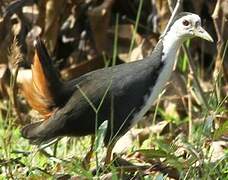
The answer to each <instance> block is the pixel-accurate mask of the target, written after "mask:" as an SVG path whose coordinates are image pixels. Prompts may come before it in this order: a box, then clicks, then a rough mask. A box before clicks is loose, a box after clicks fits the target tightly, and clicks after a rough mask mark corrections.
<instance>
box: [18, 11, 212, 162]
mask: <svg viewBox="0 0 228 180" xmlns="http://www.w3.org/2000/svg"><path fill="white" fill-rule="evenodd" d="M193 37H200V38H203V39H206V40H208V41H213V39H212V38H211V36H210V35H209V34H208V33H207V32H206V31H205V30H204V29H203V28H202V26H201V20H200V17H199V16H198V15H196V14H192V13H188V12H182V13H180V14H178V15H177V16H176V17H175V18H174V19H173V22H172V23H171V26H170V28H169V29H168V31H167V32H166V34H164V35H163V36H162V38H161V39H160V40H159V42H158V43H157V45H156V47H155V49H154V50H153V52H152V54H151V55H150V56H149V57H147V58H144V59H143V60H141V61H136V62H132V63H128V64H121V65H117V66H113V67H108V68H103V69H99V70H96V71H92V72H90V73H87V74H85V75H83V76H81V77H79V78H77V79H76V80H75V82H77V83H76V84H75V87H76V89H75V91H74V93H73V94H72V96H71V97H70V98H69V100H68V101H67V102H66V104H65V105H64V106H63V107H61V108H60V109H58V110H57V111H55V112H54V113H53V114H52V115H51V116H50V118H48V119H47V120H46V121H43V122H37V123H32V124H29V125H27V126H26V127H24V128H23V129H22V135H23V137H25V138H27V139H30V140H31V141H32V142H34V143H41V142H45V141H48V140H50V139H53V138H56V137H59V136H85V135H89V134H94V133H95V128H96V120H97V125H98V126H99V125H101V124H102V123H103V122H104V121H105V120H108V127H107V131H106V134H105V138H104V143H105V145H106V146H107V145H109V146H108V147H110V148H109V149H108V154H107V157H108V158H110V152H111V147H112V145H113V144H115V142H116V141H117V140H118V138H119V137H121V136H122V135H123V134H125V133H126V132H127V131H128V130H129V129H130V128H131V127H132V126H133V125H134V124H136V123H137V122H138V121H139V120H140V119H142V117H143V116H144V114H145V113H146V112H147V111H148V110H149V109H150V107H151V106H152V105H153V103H154V101H155V100H156V98H157V97H158V95H159V94H160V93H161V91H162V89H163V88H164V86H165V84H166V83H167V81H168V80H169V78H170V75H171V73H172V69H173V66H174V62H175V57H176V54H177V51H178V49H179V48H180V46H181V45H182V43H183V42H184V41H185V40H186V39H188V38H193ZM56 91H57V92H58V91H59V89H58V88H57V89H56ZM98 107H99V111H98V112H97V116H96V113H95V110H94V108H98Z"/></svg>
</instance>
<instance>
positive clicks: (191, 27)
mask: <svg viewBox="0 0 228 180" xmlns="http://www.w3.org/2000/svg"><path fill="white" fill-rule="evenodd" d="M169 31H172V32H173V33H175V35H177V36H178V37H180V38H181V39H187V38H193V37H200V38H202V39H205V40H207V41H211V42H213V39H212V37H211V36H210V35H209V34H208V32H207V31H206V30H205V29H203V28H202V26H201V19H200V17H199V16H198V15H196V14H193V13H189V12H182V13H180V14H178V15H177V16H176V17H175V18H174V19H173V23H172V25H171V26H170V30H169Z"/></svg>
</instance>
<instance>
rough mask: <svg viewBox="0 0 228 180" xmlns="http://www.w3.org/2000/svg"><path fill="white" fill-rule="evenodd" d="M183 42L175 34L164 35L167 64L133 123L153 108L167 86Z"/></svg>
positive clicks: (164, 53) (164, 51)
mask: <svg viewBox="0 0 228 180" xmlns="http://www.w3.org/2000/svg"><path fill="white" fill-rule="evenodd" d="M181 44H182V42H181V40H179V39H177V38H175V36H172V35H171V34H167V35H166V36H165V37H164V39H163V55H162V61H164V63H165V65H164V66H163V68H162V70H161V72H160V74H159V76H158V78H157V80H156V83H155V85H154V87H151V89H150V94H149V95H147V97H146V98H144V99H145V102H144V105H143V106H142V109H141V110H140V111H139V112H137V113H136V114H135V116H134V118H133V121H132V125H134V124H135V123H137V122H138V121H139V120H140V119H142V117H143V116H144V115H145V113H146V112H147V111H148V110H149V109H150V108H151V106H152V105H153V103H154V101H155V100H156V99H157V98H158V96H159V94H160V93H161V92H162V90H163V88H164V87H165V85H166V83H167V82H168V80H169V78H170V76H171V73H172V70H173V66H174V63H175V59H176V54H177V51H178V49H179V47H180V46H181Z"/></svg>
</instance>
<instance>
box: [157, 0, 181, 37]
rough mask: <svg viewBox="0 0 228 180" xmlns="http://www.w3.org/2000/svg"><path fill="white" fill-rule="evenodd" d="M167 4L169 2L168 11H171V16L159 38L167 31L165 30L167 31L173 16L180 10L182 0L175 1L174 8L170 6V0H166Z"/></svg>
mask: <svg viewBox="0 0 228 180" xmlns="http://www.w3.org/2000/svg"><path fill="white" fill-rule="evenodd" d="M168 4H169V8H170V11H171V12H172V15H171V17H170V19H169V22H168V24H167V25H166V27H165V30H164V32H163V33H162V35H161V38H162V37H164V36H165V34H166V33H167V31H168V29H169V27H170V25H171V23H172V22H173V19H174V17H175V16H176V15H177V14H178V13H179V11H180V9H181V7H182V4H183V0H177V3H176V5H175V8H174V9H173V7H172V6H171V4H172V3H171V2H170V0H168Z"/></svg>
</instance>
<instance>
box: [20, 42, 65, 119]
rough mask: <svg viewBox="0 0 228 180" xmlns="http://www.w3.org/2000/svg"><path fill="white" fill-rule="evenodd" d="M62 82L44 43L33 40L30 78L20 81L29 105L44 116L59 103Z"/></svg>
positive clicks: (48, 114)
mask: <svg viewBox="0 0 228 180" xmlns="http://www.w3.org/2000/svg"><path fill="white" fill-rule="evenodd" d="M61 88H62V82H61V80H60V78H59V76H58V74H57V72H56V70H55V68H54V66H53V64H52V60H51V58H50V56H49V54H48V52H47V49H46V47H45V45H44V43H43V42H42V41H41V39H40V38H37V39H36V41H35V55H34V59H33V64H32V79H31V80H30V81H25V82H23V83H22V90H23V94H24V96H25V98H26V100H27V101H28V103H29V104H30V106H31V107H32V108H33V109H35V110H37V111H38V112H39V113H40V114H41V115H43V116H44V117H45V118H48V117H49V116H50V115H51V114H52V112H53V109H55V108H57V107H58V106H59V104H60V98H59V97H60V96H59V93H60V92H61Z"/></svg>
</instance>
